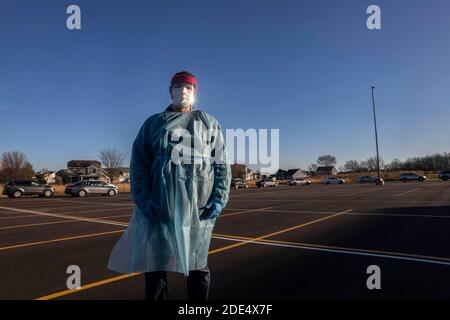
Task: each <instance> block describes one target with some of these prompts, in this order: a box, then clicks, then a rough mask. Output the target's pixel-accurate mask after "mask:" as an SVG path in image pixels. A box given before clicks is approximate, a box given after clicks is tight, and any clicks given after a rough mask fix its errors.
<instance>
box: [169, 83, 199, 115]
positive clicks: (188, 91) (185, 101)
mask: <svg viewBox="0 0 450 320" xmlns="http://www.w3.org/2000/svg"><path fill="white" fill-rule="evenodd" d="M170 95H171V96H172V100H173V105H174V106H175V107H177V108H179V109H183V108H189V109H190V108H191V106H192V104H193V103H194V99H195V96H196V93H195V88H194V86H193V85H191V84H188V83H175V84H174V85H173V86H172V88H171V90H170Z"/></svg>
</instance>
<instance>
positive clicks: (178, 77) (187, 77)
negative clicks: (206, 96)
mask: <svg viewBox="0 0 450 320" xmlns="http://www.w3.org/2000/svg"><path fill="white" fill-rule="evenodd" d="M180 82H182V83H188V84H190V85H192V86H193V87H194V90H195V92H196V93H197V90H198V84H197V79H196V78H195V76H194V75H193V74H191V73H189V72H187V71H181V72H177V73H175V74H174V76H173V77H172V80H170V86H171V87H172V86H173V85H174V84H175V83H180Z"/></svg>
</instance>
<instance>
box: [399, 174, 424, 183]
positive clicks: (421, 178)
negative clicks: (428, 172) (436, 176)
mask: <svg viewBox="0 0 450 320" xmlns="http://www.w3.org/2000/svg"><path fill="white" fill-rule="evenodd" d="M426 179H427V177H426V176H420V175H418V174H416V173H413V172H405V173H402V174H400V180H401V181H403V182H407V181H425V180H426Z"/></svg>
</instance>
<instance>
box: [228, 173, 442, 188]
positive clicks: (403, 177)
mask: <svg viewBox="0 0 450 320" xmlns="http://www.w3.org/2000/svg"><path fill="white" fill-rule="evenodd" d="M426 179H427V177H426V176H423V175H418V174H416V173H414V172H405V173H402V174H400V181H403V182H408V181H425V180H426ZM439 179H442V180H444V181H447V180H449V179H450V170H446V171H441V172H440V173H439ZM356 181H357V182H359V183H370V182H372V183H376V182H377V181H378V177H375V176H360V177H358V178H356ZM381 181H382V182H383V179H381ZM311 183H312V182H311V181H310V180H307V179H291V180H289V181H288V185H289V186H299V185H305V186H307V185H310V184H311ZM321 183H323V184H344V183H346V181H345V179H341V178H338V177H327V178H325V179H323V180H322V182H321ZM278 185H279V182H278V181H276V180H275V178H270V177H269V178H265V179H262V180H259V181H257V182H256V186H257V187H259V188H266V187H278ZM231 187H232V188H235V189H239V188H245V189H247V188H248V184H247V182H245V181H244V180H242V179H239V178H238V179H233V180H232V181H231Z"/></svg>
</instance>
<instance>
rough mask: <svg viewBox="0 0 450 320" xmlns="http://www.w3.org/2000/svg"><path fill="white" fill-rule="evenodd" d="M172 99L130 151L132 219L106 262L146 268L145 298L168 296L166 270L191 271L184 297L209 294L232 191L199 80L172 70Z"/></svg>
mask: <svg viewBox="0 0 450 320" xmlns="http://www.w3.org/2000/svg"><path fill="white" fill-rule="evenodd" d="M169 91H170V95H171V97H172V104H171V105H170V106H169V107H167V109H166V110H165V111H163V112H161V113H158V114H155V115H152V116H150V117H149V118H148V119H147V120H146V121H145V122H144V124H143V126H142V127H141V129H140V131H139V133H138V135H137V137H136V140H135V141H134V144H133V150H132V155H131V164H130V172H131V194H132V198H133V200H134V202H135V204H136V207H135V209H134V212H133V215H132V217H131V221H130V224H129V226H128V228H127V230H126V231H125V233H124V234H123V236H122V237H121V238H120V240H119V242H118V243H117V245H116V246H115V248H114V250H113V252H112V254H111V257H110V260H109V263H108V267H109V268H110V269H112V270H115V271H118V272H122V273H131V272H144V273H145V297H146V299H149V300H164V299H167V287H168V284H167V271H171V272H179V273H183V274H184V275H185V276H187V277H188V280H187V288H188V299H189V300H206V299H208V294H209V286H210V271H209V268H208V265H207V258H208V250H209V245H210V241H211V235H212V230H213V228H214V224H215V220H216V218H217V217H218V216H219V214H220V213H221V211H222V209H223V208H224V207H225V205H226V203H227V201H228V197H229V191H230V182H231V168H230V164H229V160H228V157H227V152H226V148H225V144H224V143H223V135H222V132H221V128H220V125H219V123H218V121H217V120H216V119H215V118H213V117H212V116H210V115H209V114H207V113H205V112H203V111H200V110H195V109H194V108H193V103H194V100H195V97H196V95H197V92H198V84H197V79H196V78H195V76H193V75H192V74H190V73H188V72H186V71H183V72H179V73H176V74H175V75H174V76H173V77H172V80H171V83H170V87H169Z"/></svg>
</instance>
